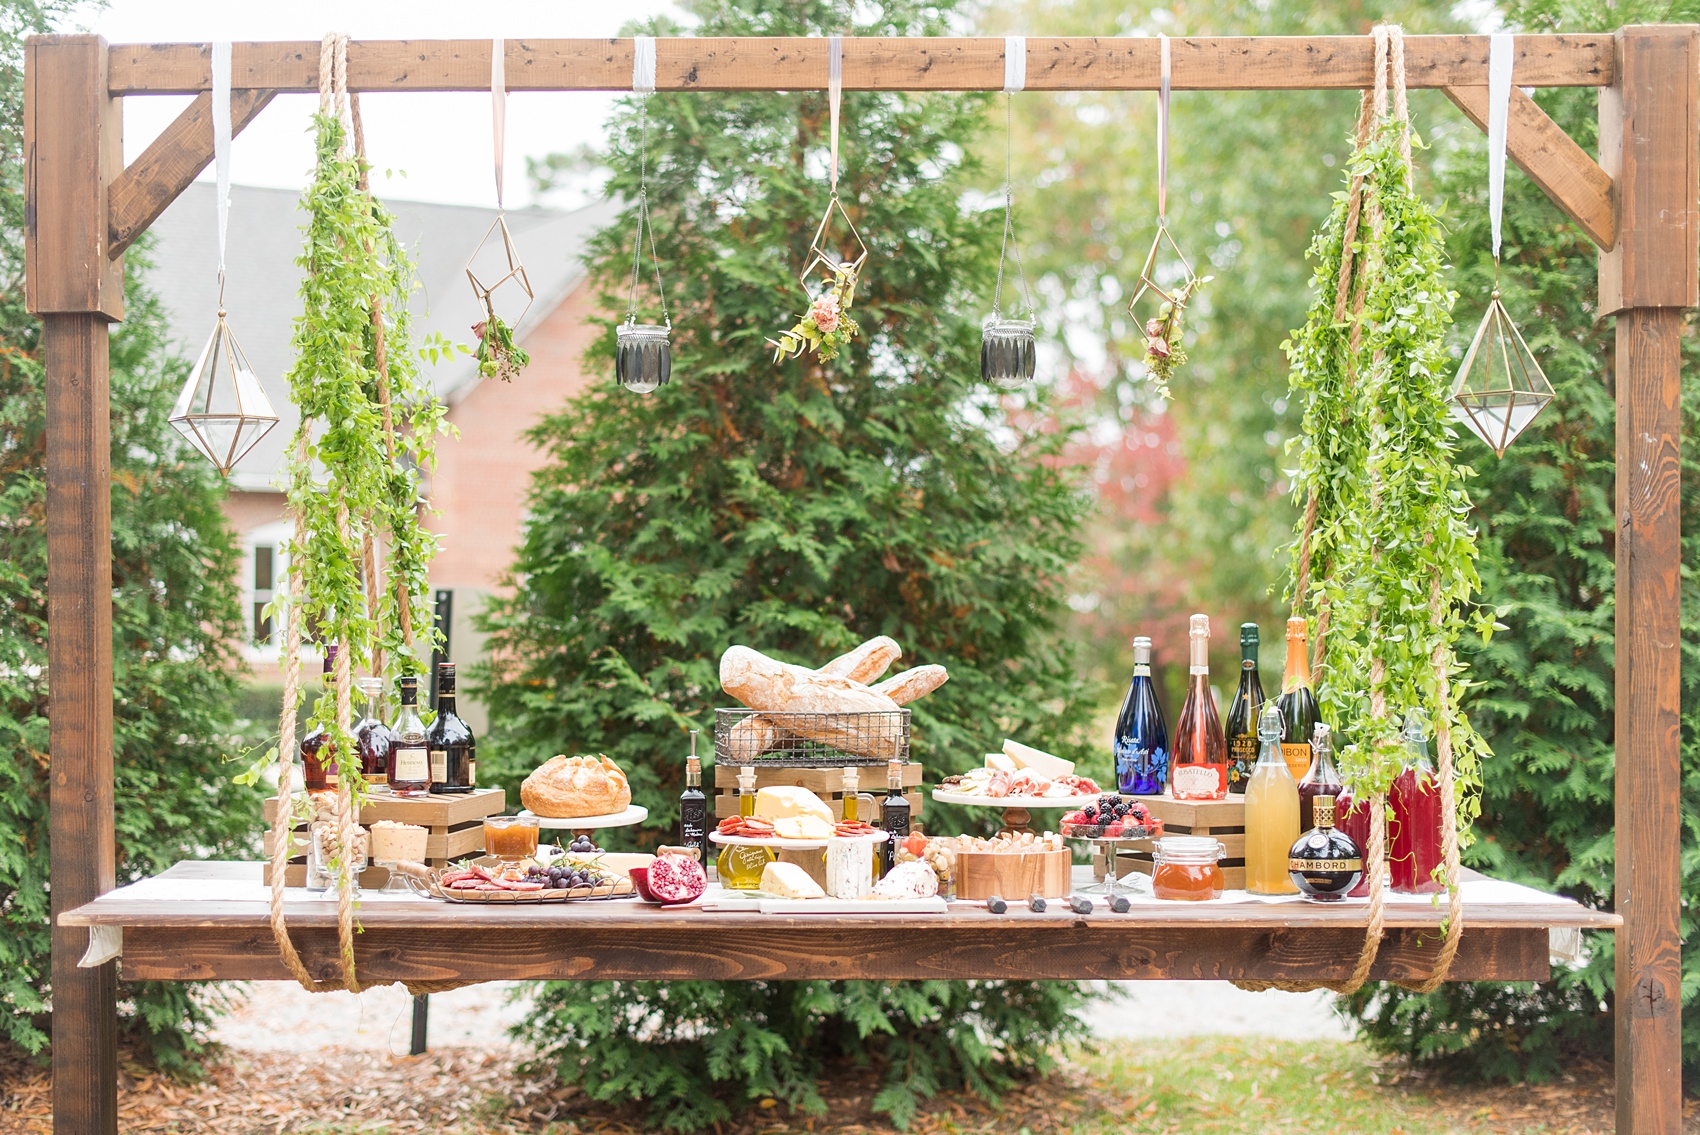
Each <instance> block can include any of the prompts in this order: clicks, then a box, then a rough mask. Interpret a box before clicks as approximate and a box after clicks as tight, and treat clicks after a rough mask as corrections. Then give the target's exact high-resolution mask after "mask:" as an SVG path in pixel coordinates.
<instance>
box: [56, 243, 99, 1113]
mask: <svg viewBox="0 0 1700 1135" xmlns="http://www.w3.org/2000/svg"><path fill="white" fill-rule="evenodd" d="M89 219H90V220H91V221H92V220H93V218H89ZM42 346H43V357H44V361H45V364H46V368H47V601H48V608H47V626H48V643H47V651H48V673H49V675H50V676H51V678H50V695H51V697H50V704H49V714H48V730H49V732H48V747H49V752H50V759H51V761H52V769H51V772H52V785H51V788H50V797H49V806H50V808H51V817H50V820H49V841H50V842H49V846H50V851H51V856H50V865H49V866H50V870H51V878H52V884H53V911H54V913H55V915H57V914H58V913H59V912H60V911H63V910H69V909H70V908H72V907H74V906H77V905H79V904H80V903H85V902H88V901H90V900H92V899H94V898H96V897H97V896H99V895H101V894H104V893H106V892H107V891H110V890H111V889H112V885H113V871H114V863H115V861H116V855H115V848H114V842H113V827H112V805H113V792H112V513H111V500H112V488H111V484H112V468H111V463H110V461H111V459H110V453H111V435H110V415H109V412H108V409H107V406H108V386H107V375H108V363H107V320H106V316H105V315H103V314H101V313H99V312H88V313H82V314H74V315H73V314H63V313H59V314H52V315H47V316H43V317H42ZM85 945H87V935H86V934H84V933H82V932H81V931H78V930H72V929H67V928H64V927H61V926H59V925H58V924H57V923H55V926H54V930H53V1116H54V1131H55V1132H56V1133H58V1135H68V1133H70V1132H78V1133H82V1132H96V1133H99V1132H113V1131H116V1130H117V1122H118V1120H117V1116H118V1103H117V1095H116V1087H115V1081H116V1078H117V1069H118V1046H117V1034H118V1009H117V1000H116V994H117V986H118V976H117V972H116V965H115V963H111V962H108V963H107V964H106V965H103V966H100V967H98V968H96V969H79V968H78V966H77V960H78V958H79V957H80V956H81V955H82V952H83V948H84V946H85Z"/></svg>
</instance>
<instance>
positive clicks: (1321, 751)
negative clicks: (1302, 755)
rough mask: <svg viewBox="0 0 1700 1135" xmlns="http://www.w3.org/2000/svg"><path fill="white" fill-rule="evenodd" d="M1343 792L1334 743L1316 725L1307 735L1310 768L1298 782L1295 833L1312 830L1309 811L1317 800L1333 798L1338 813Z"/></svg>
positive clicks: (1325, 729) (1313, 819)
mask: <svg viewBox="0 0 1700 1135" xmlns="http://www.w3.org/2000/svg"><path fill="white" fill-rule="evenodd" d="M1344 791H1345V789H1344V788H1343V787H1342V786H1341V784H1340V773H1339V771H1338V770H1336V769H1335V767H1334V741H1333V739H1332V738H1331V737H1330V735H1329V729H1328V723H1327V722H1326V721H1318V722H1317V723H1316V727H1315V728H1314V729H1312V730H1311V732H1310V768H1309V769H1307V770H1306V771H1305V775H1304V779H1303V780H1301V781H1299V830H1300V831H1306V832H1308V831H1310V829H1312V828H1314V827H1316V813H1315V812H1314V811H1313V810H1312V808H1313V807H1314V802H1315V800H1316V798H1317V797H1318V796H1332V797H1334V804H1335V811H1336V812H1338V811H1339V804H1340V794H1341V793H1342V792H1344Z"/></svg>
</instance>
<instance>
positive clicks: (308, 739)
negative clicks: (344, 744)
mask: <svg viewBox="0 0 1700 1135" xmlns="http://www.w3.org/2000/svg"><path fill="white" fill-rule="evenodd" d="M335 668H336V645H335V644H334V643H333V644H332V645H330V646H327V647H325V674H324V685H325V688H326V689H327V690H328V689H330V687H331V682H332V678H331V671H333V670H334V669H335ZM301 781H302V787H304V788H305V789H306V790H307V791H308V792H324V791H328V790H330V789H334V788H335V787H336V786H337V775H336V742H335V741H333V740H331V735H330V733H329V732H327V731H326V730H325V727H324V726H322V725H315V726H313V728H312V729H310V730H308V732H307V735H306V736H305V737H303V738H301Z"/></svg>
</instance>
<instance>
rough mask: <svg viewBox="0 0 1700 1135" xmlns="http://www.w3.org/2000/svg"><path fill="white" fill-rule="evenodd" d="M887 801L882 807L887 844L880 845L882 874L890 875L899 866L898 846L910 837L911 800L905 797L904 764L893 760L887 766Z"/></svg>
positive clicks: (881, 824) (881, 818)
mask: <svg viewBox="0 0 1700 1135" xmlns="http://www.w3.org/2000/svg"><path fill="white" fill-rule="evenodd" d="M885 790H886V791H885V800H884V802H883V803H882V804H881V805H880V827H882V828H884V829H885V832H886V837H885V842H884V843H882V844H880V874H881V875H882V876H883V875H885V874H887V873H889V872H890V871H891V869H892V867H894V866H896V864H897V845H898V844H899V843H902V842H903V840H904V839H905V838H906V837H907V836H908V835H909V799H908V797H906V796H904V795H903V762H902V761H899V760H891V761H887V762H886V766H885Z"/></svg>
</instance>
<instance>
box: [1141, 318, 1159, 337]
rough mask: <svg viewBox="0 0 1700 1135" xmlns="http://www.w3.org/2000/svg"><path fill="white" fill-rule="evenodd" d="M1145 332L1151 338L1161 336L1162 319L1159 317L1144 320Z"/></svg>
mask: <svg viewBox="0 0 1700 1135" xmlns="http://www.w3.org/2000/svg"><path fill="white" fill-rule="evenodd" d="M1145 333H1146V334H1147V335H1149V336H1150V337H1151V338H1153V339H1156V338H1159V337H1161V336H1162V334H1163V321H1162V320H1161V319H1148V320H1146V321H1145Z"/></svg>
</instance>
